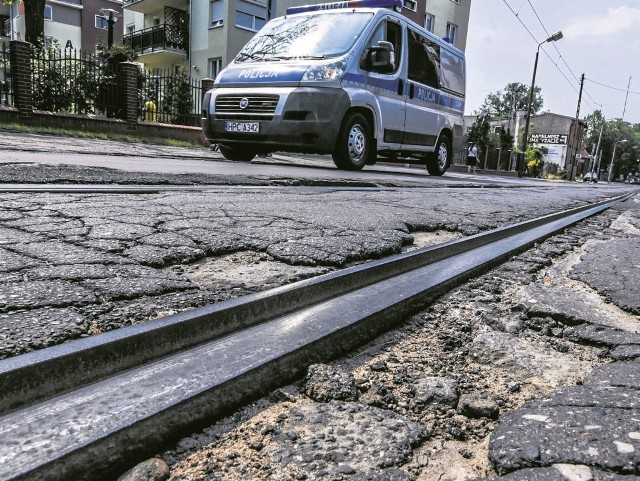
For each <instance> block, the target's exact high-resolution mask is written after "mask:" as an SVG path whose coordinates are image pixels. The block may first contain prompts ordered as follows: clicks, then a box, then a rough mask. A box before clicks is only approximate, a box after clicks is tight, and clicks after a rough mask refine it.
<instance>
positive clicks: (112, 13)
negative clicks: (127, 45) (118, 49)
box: [100, 8, 120, 48]
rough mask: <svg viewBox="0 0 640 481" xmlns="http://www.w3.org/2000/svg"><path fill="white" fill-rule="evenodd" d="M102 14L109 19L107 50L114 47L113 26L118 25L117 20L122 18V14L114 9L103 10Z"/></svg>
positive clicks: (101, 10)
mask: <svg viewBox="0 0 640 481" xmlns="http://www.w3.org/2000/svg"><path fill="white" fill-rule="evenodd" d="M100 14H101V15H102V16H103V17H106V18H107V27H108V34H107V48H111V46H112V45H113V24H114V23H116V20H118V17H120V12H118V11H117V10H114V9H113V8H101V9H100Z"/></svg>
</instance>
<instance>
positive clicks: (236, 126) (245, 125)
mask: <svg viewBox="0 0 640 481" xmlns="http://www.w3.org/2000/svg"><path fill="white" fill-rule="evenodd" d="M224 131H225V132H248V133H252V134H257V133H258V132H260V124H259V123H258V122H225V123H224Z"/></svg>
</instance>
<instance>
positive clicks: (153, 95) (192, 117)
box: [138, 70, 202, 126]
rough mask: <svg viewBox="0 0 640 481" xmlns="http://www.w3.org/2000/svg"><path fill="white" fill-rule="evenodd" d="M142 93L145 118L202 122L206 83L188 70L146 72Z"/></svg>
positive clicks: (140, 101)
mask: <svg viewBox="0 0 640 481" xmlns="http://www.w3.org/2000/svg"><path fill="white" fill-rule="evenodd" d="M141 83H142V86H141V88H140V90H139V95H138V112H139V115H140V118H141V120H146V121H148V122H161V123H166V124H178V125H194V126H198V125H200V108H201V105H202V86H201V85H200V82H198V81H197V80H194V79H192V78H190V77H189V75H188V74H187V72H186V71H185V70H153V71H144V72H143V73H142V82H141Z"/></svg>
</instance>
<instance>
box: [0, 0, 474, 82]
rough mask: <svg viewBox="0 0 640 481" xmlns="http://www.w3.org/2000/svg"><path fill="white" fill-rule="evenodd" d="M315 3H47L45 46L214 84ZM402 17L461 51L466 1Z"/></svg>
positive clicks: (409, 5) (12, 30)
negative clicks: (275, 26) (261, 38)
mask: <svg viewBox="0 0 640 481" xmlns="http://www.w3.org/2000/svg"><path fill="white" fill-rule="evenodd" d="M309 3H315V0H47V1H46V6H45V38H46V42H47V44H53V43H55V44H57V45H58V46H60V47H61V48H65V47H66V48H78V49H81V50H84V51H94V50H95V49H96V46H97V45H100V44H106V43H107V34H108V21H107V16H106V15H104V14H103V13H102V9H104V8H106V9H110V10H112V11H114V14H115V18H116V19H117V20H116V23H115V25H114V27H113V29H114V30H113V32H114V35H113V38H114V43H117V44H119V43H125V44H126V45H128V46H130V47H131V48H133V50H134V51H135V52H136V53H137V55H138V61H139V62H140V63H142V64H144V65H145V67H146V68H148V69H172V68H184V69H186V70H187V71H189V72H190V75H191V76H192V78H195V79H201V78H206V77H209V78H215V76H216V75H217V74H218V72H219V71H220V70H221V69H222V68H223V67H224V66H225V65H227V64H228V63H229V62H230V61H231V60H232V59H233V58H234V57H235V55H236V54H237V53H238V52H239V51H240V49H241V48H242V47H243V46H244V44H245V43H246V42H248V41H249V40H250V39H251V37H252V36H253V35H254V34H255V33H256V32H257V31H258V30H259V29H260V28H261V27H262V25H264V24H265V23H266V22H267V21H268V20H269V19H270V18H273V17H277V16H281V15H284V13H285V11H286V9H287V8H288V7H290V6H296V5H305V4H309ZM404 5H405V8H404V9H403V13H405V15H406V16H407V17H409V18H411V19H412V20H413V21H415V22H416V23H418V24H421V25H424V26H426V28H427V29H429V30H430V31H432V32H433V33H435V34H436V35H438V36H440V37H448V38H449V39H450V40H451V42H452V43H453V44H454V45H455V46H456V47H458V48H460V49H461V50H464V48H465V46H466V40H467V27H468V23H469V12H470V8H471V0H404ZM3 25H5V28H4V31H2V33H5V34H6V35H5V36H4V37H2V38H7V39H9V38H11V39H24V28H25V26H24V5H23V4H22V3H20V2H18V1H16V2H14V4H13V5H0V27H2V26H3ZM0 30H2V29H1V28H0Z"/></svg>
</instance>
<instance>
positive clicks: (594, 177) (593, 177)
mask: <svg viewBox="0 0 640 481" xmlns="http://www.w3.org/2000/svg"><path fill="white" fill-rule="evenodd" d="M582 181H583V182H593V183H596V182H598V174H596V173H595V172H587V173H586V174H584V175H583V176H582Z"/></svg>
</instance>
